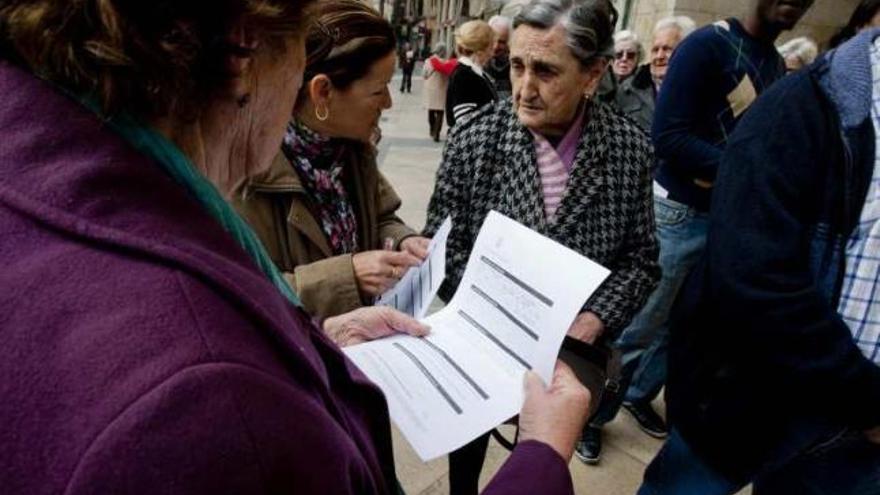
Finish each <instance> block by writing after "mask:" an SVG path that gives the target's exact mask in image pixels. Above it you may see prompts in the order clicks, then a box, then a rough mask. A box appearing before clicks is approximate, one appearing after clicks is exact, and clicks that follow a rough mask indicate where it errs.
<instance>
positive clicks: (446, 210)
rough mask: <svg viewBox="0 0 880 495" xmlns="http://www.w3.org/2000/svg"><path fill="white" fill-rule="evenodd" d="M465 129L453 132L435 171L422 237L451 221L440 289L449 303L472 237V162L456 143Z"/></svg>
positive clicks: (464, 265)
mask: <svg viewBox="0 0 880 495" xmlns="http://www.w3.org/2000/svg"><path fill="white" fill-rule="evenodd" d="M464 130H465V129H462V128H460V129H453V131H452V134H451V135H450V137H449V139H448V140H447V142H446V148H445V149H444V150H443V159H442V161H441V162H440V167H439V168H438V169H437V179H436V180H435V182H434V193H433V194H432V195H431V200H430V202H429V203H428V218H427V220H426V223H425V230H424V232H423V233H424V235H425V236H427V237H432V236H433V235H434V234H435V233H436V232H437V230H438V229H439V228H440V226H441V225H442V224H443V221H444V220H445V219H446V217H451V218H452V231H451V232H450V233H449V238H448V239H447V241H446V279H445V280H444V281H443V285H442V286H441V287H440V291H439V295H440V298H441V299H443V300H444V301H447V302H448V301H449V300H450V299H451V298H452V295H453V294H455V290H456V289H457V288H458V283H459V281H461V277H462V275H464V269H465V267H466V266H467V260H468V258H469V257H470V251H471V246H473V241H474V237H473V236H472V234H471V230H472V229H471V226H470V222H469V218H470V216H471V215H470V213H471V211H470V210H471V197H470V191H471V189H472V184H473V182H472V181H474V180H476V178H475V177H474V173H473V167H472V165H471V164H472V160H467V159H466V158H465V156H464V155H463V154H462V153H461V151H459V143H460V141H461V139H462V138H463V136H464V135H463V133H462V132H461V131H464Z"/></svg>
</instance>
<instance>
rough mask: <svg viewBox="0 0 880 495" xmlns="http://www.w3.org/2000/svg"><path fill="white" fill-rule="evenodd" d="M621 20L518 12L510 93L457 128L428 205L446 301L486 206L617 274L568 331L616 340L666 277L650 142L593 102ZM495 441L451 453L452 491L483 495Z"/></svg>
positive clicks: (552, 7) (577, 5)
mask: <svg viewBox="0 0 880 495" xmlns="http://www.w3.org/2000/svg"><path fill="white" fill-rule="evenodd" d="M616 17H617V13H616V12H615V10H614V8H613V7H612V6H611V5H610V2H608V1H607V0H595V1H589V2H576V1H571V0H533V1H532V2H531V3H530V4H529V5H527V6H526V7H525V8H524V9H523V11H522V12H521V13H520V14H519V16H517V18H516V19H515V20H514V32H513V38H512V42H511V53H510V58H511V80H512V83H513V100H512V102H511V101H510V100H505V101H499V102H497V103H495V104H493V105H488V106H486V107H483V108H482V109H481V110H478V111H476V112H474V113H472V114H471V115H470V116H468V118H466V119H463V121H462V122H460V123H459V124H458V125H457V126H456V128H455V129H454V130H453V131H452V132H451V134H450V137H449V141H448V143H447V145H446V149H445V151H444V155H443V161H442V163H441V165H440V169H439V171H438V173H437V185H436V188H435V189H434V193H433V197H432V198H431V202H430V206H429V208H428V222H427V226H426V228H425V232H426V234H428V235H430V234H433V233H434V232H435V231H436V230H437V228H438V227H439V226H440V224H441V223H442V221H443V219H444V218H445V217H446V216H452V221H453V230H452V233H451V235H450V238H449V241H448V276H447V279H446V282H445V284H444V286H443V287H442V289H441V292H440V295H441V297H442V298H443V299H445V300H448V299H449V298H451V296H452V294H453V293H454V292H455V290H456V288H457V286H458V283H459V281H460V280H461V276H462V274H463V272H464V268H465V264H466V262H467V259H468V257H469V255H470V251H471V248H472V247H473V242H474V240H475V239H476V236H477V233H478V232H479V229H480V226H481V225H482V223H483V220H484V218H485V216H486V215H487V214H488V212H489V211H490V210H497V211H499V212H501V213H503V214H505V215H507V216H509V217H511V218H513V219H515V220H517V221H519V222H521V223H523V224H525V225H526V226H528V227H531V228H533V229H534V230H536V231H538V232H540V233H542V234H544V235H547V236H549V237H551V238H553V239H555V240H556V241H558V242H560V243H561V244H563V245H565V246H567V247H569V248H571V249H573V250H575V251H577V252H579V253H581V254H583V255H584V256H587V257H588V258H590V259H592V260H594V261H596V262H598V263H601V264H602V265H604V266H605V267H607V268H608V269H610V270H611V272H612V273H611V275H610V276H609V278H608V279H607V281H606V282H605V283H604V284H603V285H602V286H601V287H600V288H599V290H598V291H596V293H595V294H594V295H593V296H592V297H591V298H590V300H589V301H587V303H586V304H585V305H584V308H583V310H582V312H581V314H580V315H579V316H578V317H577V319H576V320H575V322H574V324H573V325H572V327H571V329H570V330H569V335H571V336H572V337H575V338H578V339H581V340H583V341H586V342H588V343H597V344H600V345H605V344H608V343H610V342H613V340H614V338H615V337H616V335H617V334H618V333H619V332H620V330H622V329H623V327H624V326H626V324H627V323H628V322H629V321H630V319H631V318H632V316H633V315H634V314H635V313H636V312H637V311H638V310H639V308H640V307H641V306H642V305H643V303H644V301H645V300H646V298H647V297H648V295H649V293H650V292H651V290H653V288H654V286H655V284H656V282H657V280H658V279H659V275H660V273H659V269H658V265H657V256H658V248H657V244H656V242H655V239H654V217H653V210H652V200H651V185H652V182H651V173H650V167H651V160H652V149H651V145H650V143H649V141H648V139H647V138H646V137H645V135H644V133H643V132H642V131H640V130H639V129H638V128H637V127H636V125H635V124H634V123H632V122H630V121H628V120H627V119H625V118H623V117H620V116H619V115H618V114H617V113H616V112H614V111H613V110H612V109H611V108H610V107H608V106H606V105H605V104H603V103H601V102H598V101H595V100H594V99H593V98H591V97H592V95H593V94H595V91H596V88H597V86H598V83H599V81H600V80H601V78H602V76H603V75H604V73H605V71H606V70H607V67H608V60H609V55H610V53H611V48H612V43H613V42H612V33H613V28H614V25H615V20H616ZM511 103H512V105H511ZM487 438H488V437H486V439H483V440H478V441H476V442H475V443H473V444H471V445H469V446H466V447H465V448H463V449H461V450H460V451H457V452H455V453H453V454H452V455H451V456H450V484H451V488H452V493H454V494H456V495H458V494H467V493H476V486H477V484H476V482H477V479H478V476H479V470H480V467H481V464H482V458H483V455H484V452H485V447H486V442H487V441H488V440H487Z"/></svg>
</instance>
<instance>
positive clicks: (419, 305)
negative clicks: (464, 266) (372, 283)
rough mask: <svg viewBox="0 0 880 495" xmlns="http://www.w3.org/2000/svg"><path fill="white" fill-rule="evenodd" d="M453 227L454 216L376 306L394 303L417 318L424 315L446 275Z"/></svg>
mask: <svg viewBox="0 0 880 495" xmlns="http://www.w3.org/2000/svg"><path fill="white" fill-rule="evenodd" d="M451 230H452V219H451V218H449V217H446V220H444V221H443V224H442V225H440V228H439V229H438V230H437V232H436V233H435V234H434V237H433V238H432V239H431V243H430V244H429V245H428V257H427V258H425V260H424V261H422V263H421V264H420V265H419V266H414V267H412V268H410V269H409V270H407V271H406V273H405V274H404V275H403V277H401V279H400V280H399V281H398V282H397V283H396V284H394V287H392V288H391V289H389V290H388V291H387V292H385V293H384V294H382V295H381V296H380V297H379V299H378V300H377V301H376V306H391V307H392V308H394V309H396V310H398V311H401V312H403V313H406V314H408V315H410V316H412V317H413V318H415V319H417V320H420V319H422V318H424V317H425V315H426V314H427V313H428V308H429V307H430V306H431V302H432V301H433V300H434V297H436V296H437V291H439V290H440V284H441V283H443V279H444V278H446V240H447V239H448V238H449V232H450V231H451Z"/></svg>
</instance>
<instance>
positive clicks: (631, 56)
mask: <svg viewBox="0 0 880 495" xmlns="http://www.w3.org/2000/svg"><path fill="white" fill-rule="evenodd" d="M642 55H643V54H642V43H641V41H640V40H639V36H638V35H637V34H636V33H634V32H632V31H629V30H625V31H620V32H618V33H617V34H615V35H614V61H613V62H612V63H611V71H612V72H613V73H614V77H616V78H617V82H618V83H622V82H623V81H625V80H626V79H627V78H629V77H630V76H632V75H633V73H634V72H635V71H636V67H638V66H639V64H640V63H641V62H642Z"/></svg>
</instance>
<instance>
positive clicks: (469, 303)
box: [345, 212, 609, 460]
mask: <svg viewBox="0 0 880 495" xmlns="http://www.w3.org/2000/svg"><path fill="white" fill-rule="evenodd" d="M444 227H445V228H446V229H447V230H446V231H445V233H444V235H448V229H449V228H451V224H449V225H448V226H447V225H446V224H444ZM443 230H444V229H443V228H441V231H443ZM441 231H438V236H439V235H440V234H441ZM438 236H435V238H434V240H433V241H432V243H436V244H435V247H437V246H441V245H442V246H444V247H445V238H444V239H443V242H442V244H440V243H439V239H438ZM434 259H435V254H434V252H432V253H431V254H430V255H429V260H434ZM442 262H443V265H444V266H445V249H444V259H443V260H442ZM436 263H438V264H440V263H441V260H439V259H438V260H436ZM424 267H425V264H423V265H422V267H420V268H419V270H421V269H423V268H424ZM419 270H416V269H413V270H410V272H409V273H412V274H416V273H418V272H419ZM409 273H408V274H407V276H405V277H404V280H407V277H411V276H412V275H410V274H409ZM608 273H609V272H608V270H606V269H605V268H603V267H601V266H599V265H597V264H596V263H593V262H591V261H590V260H588V259H586V258H584V257H583V256H581V255H579V254H578V253H575V252H574V251H572V250H570V249H568V248H566V247H564V246H562V245H560V244H558V243H556V242H554V241H552V240H550V239H547V238H545V237H543V236H541V235H540V234H538V233H536V232H534V231H532V230H529V229H528V228H526V227H524V226H522V225H520V224H518V223H516V222H515V221H513V220H511V219H509V218H507V217H504V216H503V215H500V214H498V213H495V212H492V213H490V214H489V215H488V216H487V218H486V221H485V223H484V224H483V227H482V229H481V231H480V234H479V236H478V237H477V240H476V242H475V244H474V247H473V249H472V250H471V255H470V259H469V261H468V265H467V268H466V269H465V273H464V275H463V277H462V280H461V283H460V284H459V286H458V290H457V291H456V293H455V295H454V296H453V298H452V300H451V301H449V304H448V305H447V306H446V307H445V308H444V309H442V310H441V311H438V312H437V313H435V314H433V315H431V316H429V317H428V318H425V319H424V320H423V321H424V322H425V323H427V324H428V325H430V326H431V334H430V335H428V336H427V337H424V338H420V339H419V338H413V337H409V336H394V337H389V338H386V339H382V340H377V341H373V342H368V343H365V344H361V345H356V346H352V347H348V348H346V349H345V352H346V354H347V355H348V356H349V357H350V358H351V359H352V361H354V362H355V364H357V365H358V367H360V368H361V370H363V371H364V373H366V375H367V376H369V377H370V379H372V380H373V381H375V382H376V384H378V385H379V387H381V388H382V390H383V392H385V395H386V398H387V400H388V406H389V409H390V411H391V417H392V418H393V419H394V422H395V423H396V424H397V426H398V427H399V428H400V430H401V432H402V433H403V434H404V436H405V437H406V438H407V440H409V442H410V443H411V444H412V446H413V448H414V449H415V451H416V453H417V454H418V455H419V456H420V457H421V458H422V459H423V460H430V459H433V458H435V457H438V456H440V455H443V454H446V453H448V452H450V451H452V450H454V449H456V448H458V447H461V446H462V445H464V444H466V443H467V442H469V441H471V440H473V439H474V438H476V437H478V436H479V435H482V434H483V433H485V432H486V431H489V430H490V429H492V428H494V427H495V426H497V425H499V424H501V423H502V422H504V421H506V420H507V419H509V418H511V417H512V416H514V415H516V414H517V413H518V412H519V411H520V408H521V407H522V406H523V400H524V397H525V394H524V391H523V376H524V374H525V373H526V372H527V371H534V372H536V373H537V374H538V375H539V376H540V377H541V378H542V379H543V380H544V382H545V383H550V384H551V386H550V389H548V390H547V391H546V393H539V392H540V390H539V389H537V388H535V383H534V382H531V385H530V391H531V392H530V394H531V395H530V398H531V400H532V402H530V403H529V404H530V405H531V404H533V403H534V402H537V403H544V404H545V405H546V406H547V407H548V408H549V409H548V410H547V411H543V412H542V411H537V410H535V408H537V407H538V406H533V407H528V408H526V409H527V410H528V411H531V412H529V413H528V415H529V417H532V416H533V415H536V416H534V418H532V419H529V418H526V419H527V420H529V421H532V420H533V421H534V422H535V423H534V424H535V425H538V424H541V425H544V424H545V423H546V419H547V418H546V417H544V416H543V414H550V415H554V414H560V415H562V414H563V412H562V411H561V408H562V407H563V405H564V404H568V405H569V406H576V407H579V409H580V410H579V411H576V412H573V413H570V414H576V415H581V414H582V415H584V416H585V415H586V414H587V406H586V404H584V402H586V401H585V400H584V397H583V392H582V391H581V388H580V385H579V384H578V385H577V386H575V385H574V384H573V383H572V382H571V380H575V381H576V379H575V378H573V377H571V376H570V375H571V374H570V373H567V372H566V371H561V372H559V374H558V375H557V377H556V379H555V380H554V366H555V363H556V357H557V355H558V354H559V348H560V346H561V344H562V339H563V338H564V337H565V334H566V332H567V331H568V329H569V327H570V326H571V324H572V322H573V321H574V320H575V316H576V315H577V314H578V312H579V311H580V309H581V307H582V306H583V304H584V302H586V300H587V298H588V297H589V296H590V294H592V293H593V292H594V291H595V290H596V289H597V288H598V287H599V285H600V284H601V283H602V282H603V281H604V280H605V278H606V277H607V276H608ZM434 276H435V277H437V276H438V275H437V274H434ZM439 279H440V280H442V274H441V275H439ZM432 280H433V277H432ZM437 285H439V284H437ZM391 293H394V294H396V295H397V297H398V298H401V297H403V296H405V294H404V295H402V294H401V293H400V292H397V288H395V290H393V291H391ZM386 296H388V295H387V294H386ZM386 296H383V300H387V299H386ZM410 301H413V299H411V300H410ZM398 302H400V299H398ZM415 302H418V301H415ZM422 302H424V299H423V300H422ZM428 302H429V301H428ZM406 307H407V308H410V309H413V310H414V311H415V309H419V308H420V311H423V310H426V309H427V303H424V305H422V306H420V305H418V304H413V303H412V302H410V304H409V305H408V306H406ZM563 369H564V368H563ZM530 380H533V379H530ZM581 405H582V406H583V407H580V406H581ZM566 414H568V413H566ZM559 418H560V420H563V419H564V420H565V421H567V422H570V423H572V424H576V423H578V422H579V421H580V417H579V416H578V417H574V418H572V417H563V416H559ZM531 432H532V433H530V434H532V435H533V436H534V437H535V438H536V439H539V438H540V439H541V441H545V442H547V443H548V444H551V446H552V447H553V448H555V449H557V450H558V451H559V452H560V453H562V454H564V453H565V452H567V451H568V450H569V448H573V447H569V445H568V444H569V443H570V442H573V440H572V438H574V437H572V438H569V437H570V436H571V435H568V433H566V432H567V430H565V432H563V433H562V434H560V436H547V435H548V434H547V433H546V432H544V431H543V430H541V429H539V428H537V426H534V427H532V430H531ZM553 435H556V434H555V433H554V434H553ZM572 445H573V443H572ZM569 454H570V452H569Z"/></svg>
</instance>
